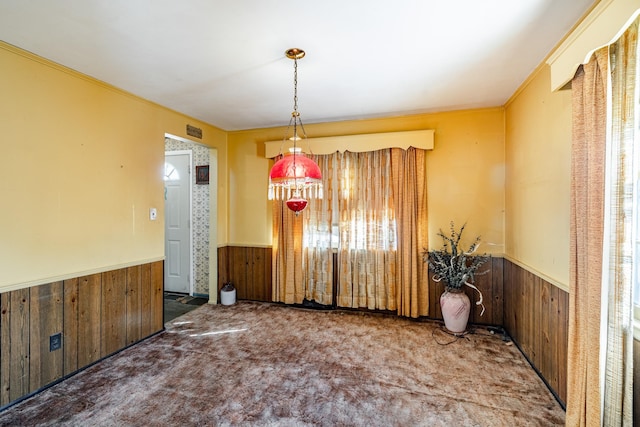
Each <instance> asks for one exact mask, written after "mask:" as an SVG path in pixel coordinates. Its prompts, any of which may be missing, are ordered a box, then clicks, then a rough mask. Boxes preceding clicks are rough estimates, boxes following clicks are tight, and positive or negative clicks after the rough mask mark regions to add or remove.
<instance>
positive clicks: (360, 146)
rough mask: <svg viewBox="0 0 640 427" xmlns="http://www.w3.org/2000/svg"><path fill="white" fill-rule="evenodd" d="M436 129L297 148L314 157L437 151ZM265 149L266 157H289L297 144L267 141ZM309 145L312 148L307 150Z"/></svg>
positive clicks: (316, 141)
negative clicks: (386, 149)
mask: <svg viewBox="0 0 640 427" xmlns="http://www.w3.org/2000/svg"><path fill="white" fill-rule="evenodd" d="M434 133H435V131H434V130H433V129H425V130H413V131H405V132H384V133H370V134H361V135H342V136H328V137H322V138H307V139H304V140H302V141H299V142H298V143H297V145H298V146H299V147H300V148H302V151H304V152H306V153H308V151H309V150H308V149H309V148H310V149H311V152H312V153H313V154H331V153H335V152H336V151H339V152H341V153H344V152H345V151H350V152H352V153H362V152H366V151H376V150H382V149H385V148H402V149H403V150H406V149H408V148H409V147H414V148H421V149H423V150H433V137H434ZM264 145H265V157H266V158H268V159H272V158H274V157H276V156H277V155H278V154H280V153H286V152H288V151H289V148H290V147H293V141H290V140H288V139H287V140H286V141H284V142H283V141H282V140H279V141H267V142H265V143H264ZM307 145H308V146H307Z"/></svg>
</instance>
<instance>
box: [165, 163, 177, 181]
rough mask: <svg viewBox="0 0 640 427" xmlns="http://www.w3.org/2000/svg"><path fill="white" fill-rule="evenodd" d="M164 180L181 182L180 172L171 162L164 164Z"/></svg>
mask: <svg viewBox="0 0 640 427" xmlns="http://www.w3.org/2000/svg"><path fill="white" fill-rule="evenodd" d="M164 180H165V181H179V180H180V174H179V173H178V170H177V169H176V168H175V167H174V166H173V165H172V164H171V163H169V162H165V163H164Z"/></svg>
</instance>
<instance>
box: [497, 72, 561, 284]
mask: <svg viewBox="0 0 640 427" xmlns="http://www.w3.org/2000/svg"><path fill="white" fill-rule="evenodd" d="M505 111H506V143H505V156H506V161H507V171H506V180H505V182H506V186H505V196H506V220H505V236H506V248H505V255H506V257H507V258H509V259H510V260H512V261H514V262H516V263H518V264H520V265H521V266H523V267H525V268H526V269H528V270H529V271H531V272H533V273H536V274H537V275H539V276H541V277H543V278H545V279H547V280H549V281H550V282H551V283H554V284H556V285H557V286H559V287H561V288H563V289H568V284H569V207H570V194H569V185H570V172H571V91H570V90H564V91H558V92H551V83H550V72H549V67H548V66H547V65H544V66H541V67H540V69H539V70H538V71H537V72H536V73H534V74H533V76H532V78H531V79H530V80H529V82H528V84H526V85H525V86H523V88H522V89H521V90H520V91H519V92H518V93H517V94H516V95H514V97H513V98H512V99H511V100H510V102H509V103H508V104H507V106H506V107H505Z"/></svg>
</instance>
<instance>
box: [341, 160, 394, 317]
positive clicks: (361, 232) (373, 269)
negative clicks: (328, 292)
mask: <svg viewBox="0 0 640 427" xmlns="http://www.w3.org/2000/svg"><path fill="white" fill-rule="evenodd" d="M335 157H336V158H337V161H338V171H339V172H338V182H339V187H338V213H339V215H338V227H339V233H340V240H339V247H338V305H339V306H341V307H352V308H360V307H362V308H369V309H372V310H374V309H379V310H395V288H396V275H395V274H393V272H394V271H395V263H396V220H395V215H394V205H393V196H392V194H391V152H390V150H388V149H387V150H378V151H371V152H366V153H350V152H345V153H336V154H335Z"/></svg>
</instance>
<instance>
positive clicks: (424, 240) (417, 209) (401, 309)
mask: <svg viewBox="0 0 640 427" xmlns="http://www.w3.org/2000/svg"><path fill="white" fill-rule="evenodd" d="M391 154H392V160H391V173H392V176H393V194H394V209H395V213H396V219H397V234H398V251H397V262H396V265H395V267H396V271H395V276H396V283H397V285H396V295H395V300H396V305H397V311H398V314H399V315H401V316H407V317H418V316H427V315H428V314H429V282H428V275H427V267H426V265H425V264H424V262H423V261H422V257H421V255H420V254H421V252H422V250H423V248H427V247H428V246H429V245H428V237H427V236H428V234H427V233H428V229H427V176H426V152H425V151H424V150H420V149H416V148H409V149H408V150H401V149H399V148H394V149H392V151H391Z"/></svg>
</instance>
